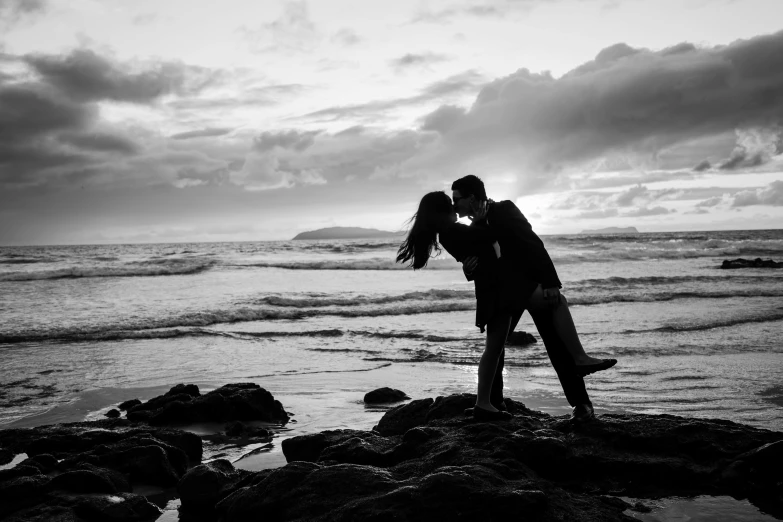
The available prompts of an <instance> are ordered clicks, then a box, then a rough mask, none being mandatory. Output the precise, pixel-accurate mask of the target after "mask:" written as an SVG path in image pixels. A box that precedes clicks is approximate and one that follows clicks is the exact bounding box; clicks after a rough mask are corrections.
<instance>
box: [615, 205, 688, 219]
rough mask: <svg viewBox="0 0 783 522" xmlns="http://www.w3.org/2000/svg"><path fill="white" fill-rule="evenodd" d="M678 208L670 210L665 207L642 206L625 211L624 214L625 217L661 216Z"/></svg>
mask: <svg viewBox="0 0 783 522" xmlns="http://www.w3.org/2000/svg"><path fill="white" fill-rule="evenodd" d="M674 212H676V210H674V209H672V210H669V209H667V208H664V207H653V208H648V207H640V208H637V209H635V210H633V211H631V212H625V213H623V214H622V216H623V217H645V216H660V215H664V214H669V213H674Z"/></svg>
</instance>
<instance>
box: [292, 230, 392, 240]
mask: <svg viewBox="0 0 783 522" xmlns="http://www.w3.org/2000/svg"><path fill="white" fill-rule="evenodd" d="M402 234H404V232H402V231H401V232H388V231H386V230H377V229H375V228H361V227H329V228H319V229H318V230H311V231H309V232H302V233H301V234H297V235H296V237H294V239H295V240H296V239H377V238H384V237H397V236H400V235H402Z"/></svg>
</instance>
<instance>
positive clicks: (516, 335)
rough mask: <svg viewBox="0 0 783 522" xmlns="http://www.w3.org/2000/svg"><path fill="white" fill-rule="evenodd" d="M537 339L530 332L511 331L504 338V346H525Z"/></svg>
mask: <svg viewBox="0 0 783 522" xmlns="http://www.w3.org/2000/svg"><path fill="white" fill-rule="evenodd" d="M536 342H538V340H537V339H536V338H535V336H533V335H532V334H529V333H527V332H511V335H509V336H508V338H507V339H506V346H527V345H528V344H533V343H536Z"/></svg>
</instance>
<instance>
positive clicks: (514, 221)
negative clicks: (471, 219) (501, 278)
mask: <svg viewBox="0 0 783 522" xmlns="http://www.w3.org/2000/svg"><path fill="white" fill-rule="evenodd" d="M486 221H487V222H486V224H487V226H489V228H490V229H491V230H492V231H493V232H494V233H495V236H496V237H497V240H498V243H499V244H500V255H501V256H502V257H504V258H506V259H505V261H506V263H508V266H509V269H510V270H512V271H514V272H518V273H521V274H522V275H524V276H525V278H526V279H530V280H533V281H535V282H537V283H539V284H541V288H562V287H563V285H562V284H561V283H560V278H558V277H557V271H556V270H555V265H554V264H553V263H552V259H551V258H550V257H549V253H548V252H547V251H546V247H544V242H543V241H541V238H540V237H538V235H536V233H535V232H533V227H531V226H530V223H529V222H528V220H527V219H525V216H524V215H523V214H522V212H520V210H519V209H518V208H517V206H516V205H515V204H514V203H513V202H511V201H495V202H492V203H490V204H489V209H488V210H487V218H486ZM476 225H479V224H478V223H477V224H476Z"/></svg>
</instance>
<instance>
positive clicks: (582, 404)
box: [451, 175, 617, 422]
mask: <svg viewBox="0 0 783 522" xmlns="http://www.w3.org/2000/svg"><path fill="white" fill-rule="evenodd" d="M451 190H452V201H453V202H454V210H455V211H456V212H457V214H459V216H460V217H464V216H468V217H470V218H471V219H472V220H473V224H474V225H477V226H480V225H484V226H488V227H489V228H491V229H492V230H493V231H494V232H495V234H496V235H497V238H498V243H499V244H500V251H501V256H502V257H505V258H506V259H507V262H508V263H509V265H510V267H511V270H512V272H513V275H514V277H513V279H514V281H513V282H511V284H513V285H514V288H515V291H518V293H519V298H520V299H523V300H526V308H527V310H528V311H529V312H530V316H531V317H532V318H533V322H534V323H535V325H536V328H537V329H538V333H539V334H540V336H541V339H542V340H543V342H544V346H545V347H546V350H547V354H548V355H549V360H550V361H551V362H552V366H553V367H554V369H555V371H556V372H557V376H558V378H559V379H560V384H561V385H562V386H563V391H564V392H565V396H566V399H567V400H568V402H569V404H570V405H571V406H572V408H573V413H572V415H571V418H572V420H574V421H577V422H582V421H586V420H590V419H592V418H593V417H594V413H593V405H592V403H591V402H590V397H589V396H588V394H587V390H586V389H585V383H584V379H583V376H584V375H587V374H590V373H593V372H596V371H601V370H605V369H607V368H610V367H611V366H614V364H615V363H616V362H617V361H616V360H614V359H595V358H593V357H590V356H589V355H587V354H586V353H585V352H584V349H583V348H582V345H581V343H580V342H579V336H578V335H577V333H576V327H575V326H574V321H573V319H572V318H571V313H570V311H569V310H568V302H567V301H566V299H565V296H563V295H562V294H561V293H560V288H562V286H563V285H562V284H561V283H560V279H559V278H558V276H557V271H556V270H555V266H554V264H553V263H552V259H551V258H550V257H549V253H548V252H547V250H546V248H545V247H544V243H543V241H541V238H539V237H538V235H536V233H535V232H533V228H532V227H531V226H530V223H529V222H528V221H527V219H525V216H524V215H523V214H522V212H520V211H519V209H518V208H517V206H516V205H514V203H513V202H511V201H498V202H493V201H490V200H488V199H487V194H486V191H485V189H484V183H483V182H482V181H481V179H479V178H478V177H476V176H473V175H469V176H465V177H463V178H460V179H458V180H456V181H455V182H454V183H453V184H452V186H451ZM477 263H478V260H477V259H476V258H469V259H466V260H465V261H464V262H463V269H464V270H465V274H466V276H467V277H468V279H470V274H471V272H472V271H473V270H475V268H476V266H477ZM521 317H522V314H521V313H519V314H516V315H515V316H514V317H512V319H511V326H510V328H509V334H510V333H511V332H513V331H514V328H516V325H517V324H518V323H519V320H520V318H521ZM504 355H505V350H503V352H502V353H501V355H500V359H499V361H498V366H497V369H496V371H495V377H494V380H493V382H492V393H491V395H490V401H491V403H492V405H493V406H495V407H496V408H497V409H499V410H505V404H504V402H503V375H502V373H503V366H504Z"/></svg>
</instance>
